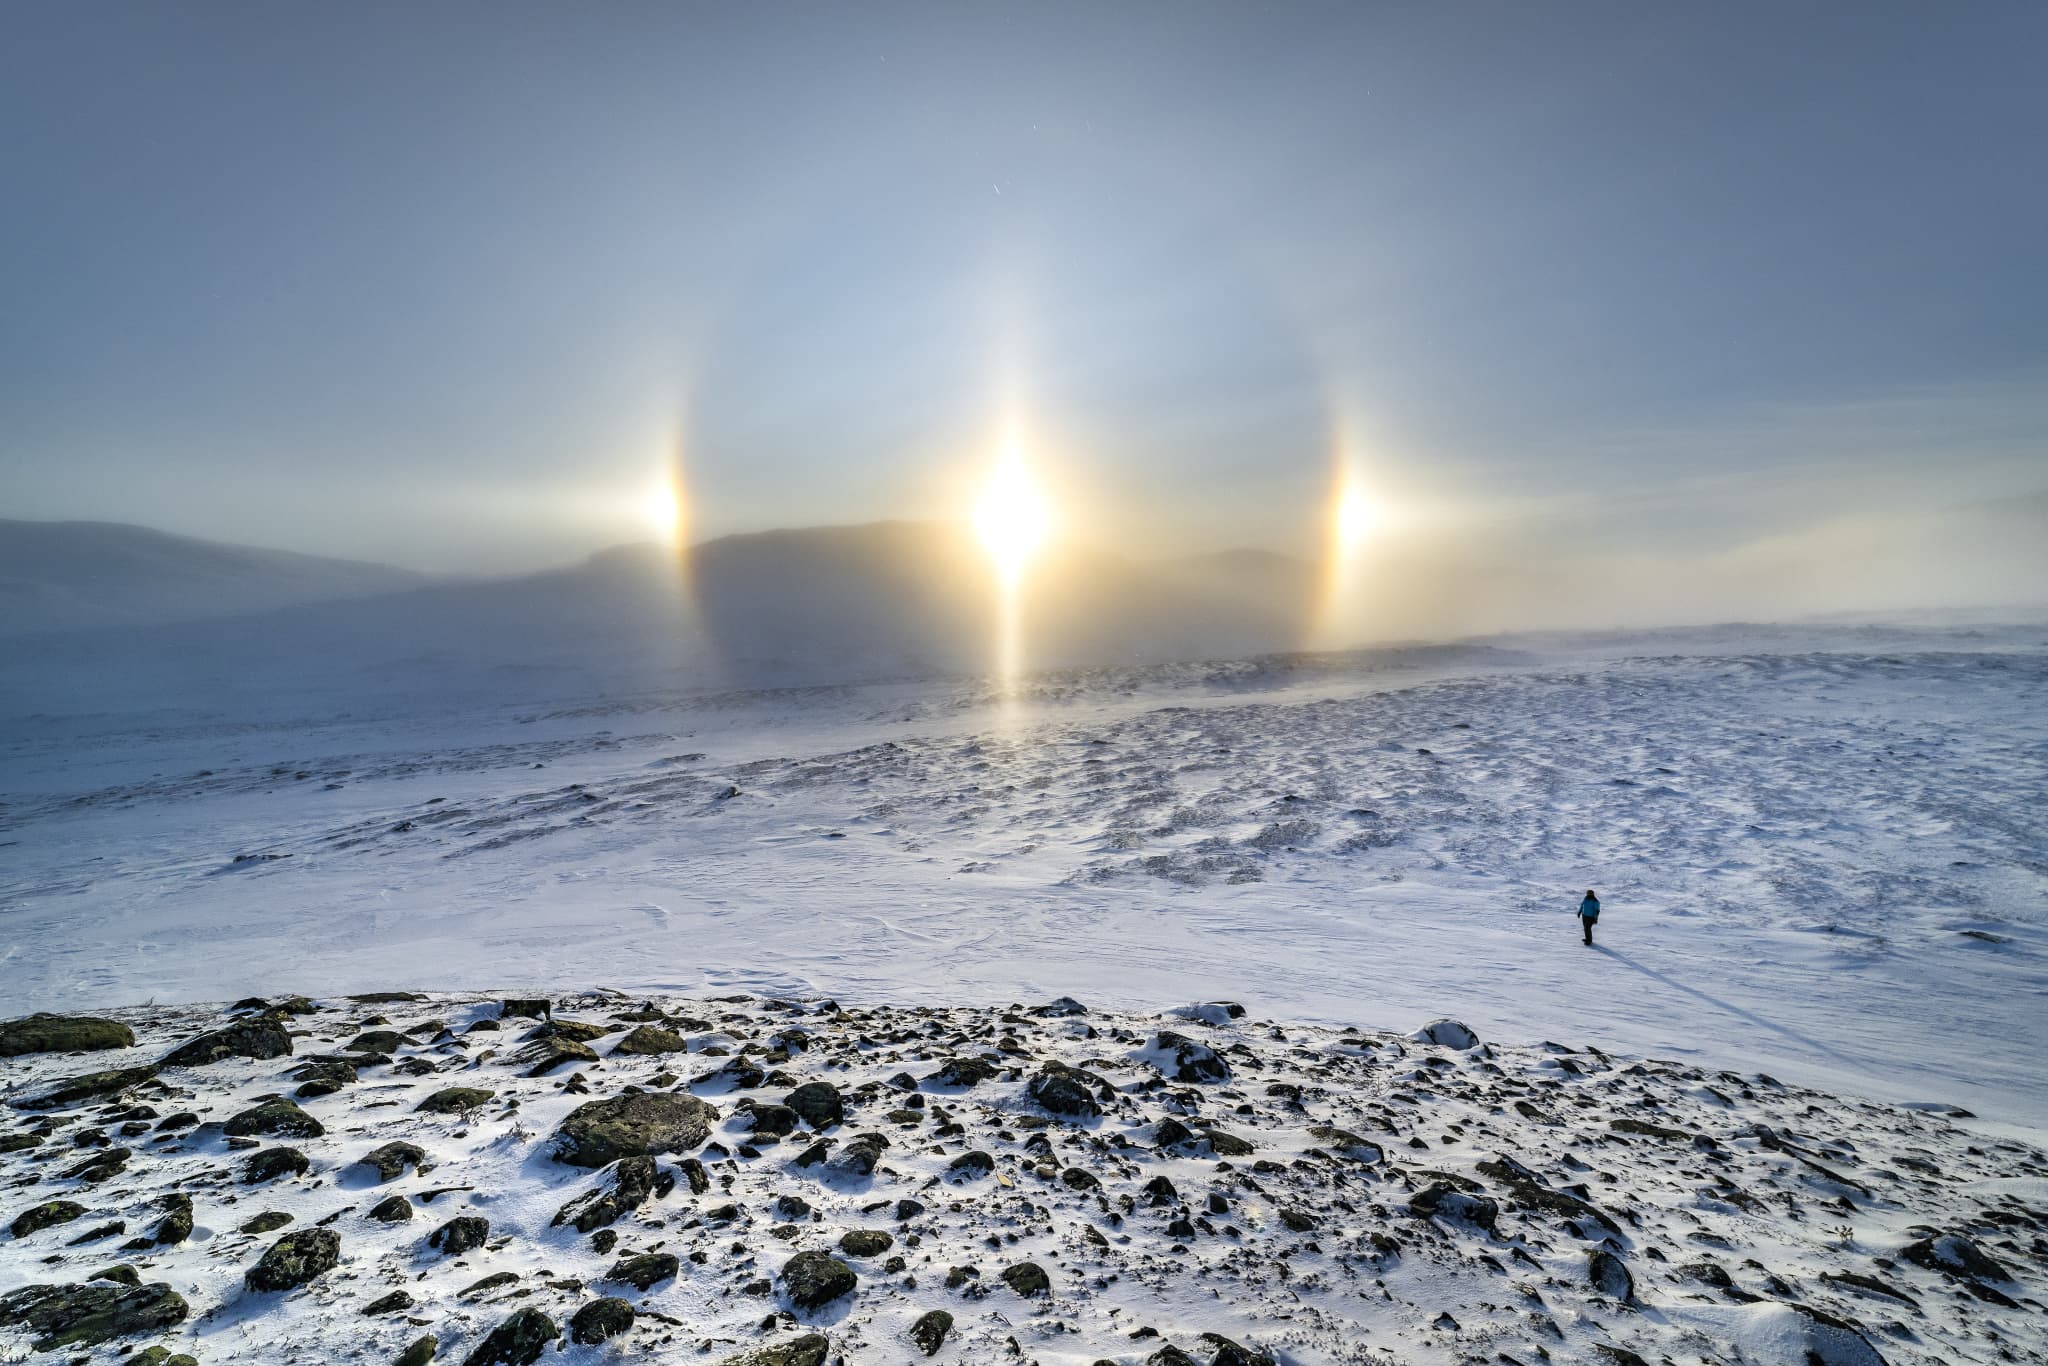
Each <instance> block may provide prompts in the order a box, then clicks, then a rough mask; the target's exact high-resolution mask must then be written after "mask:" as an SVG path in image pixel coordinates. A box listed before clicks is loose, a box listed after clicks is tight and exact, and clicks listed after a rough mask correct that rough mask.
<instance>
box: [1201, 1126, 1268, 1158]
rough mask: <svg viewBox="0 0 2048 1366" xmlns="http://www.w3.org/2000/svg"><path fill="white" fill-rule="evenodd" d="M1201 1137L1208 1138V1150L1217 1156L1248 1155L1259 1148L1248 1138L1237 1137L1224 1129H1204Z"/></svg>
mask: <svg viewBox="0 0 2048 1366" xmlns="http://www.w3.org/2000/svg"><path fill="white" fill-rule="evenodd" d="M1202 1137H1203V1138H1204V1139H1206V1140H1208V1144H1209V1151H1210V1152H1212V1153H1214V1154H1216V1156H1218V1157H1250V1156H1251V1155H1252V1154H1253V1153H1255V1152H1257V1151H1258V1150H1259V1149H1258V1145H1257V1144H1255V1143H1253V1142H1252V1141H1251V1140H1250V1139H1248V1138H1239V1137H1238V1136H1237V1135H1236V1134H1233V1133H1230V1132H1229V1131H1227V1130H1224V1129H1204V1130H1202Z"/></svg>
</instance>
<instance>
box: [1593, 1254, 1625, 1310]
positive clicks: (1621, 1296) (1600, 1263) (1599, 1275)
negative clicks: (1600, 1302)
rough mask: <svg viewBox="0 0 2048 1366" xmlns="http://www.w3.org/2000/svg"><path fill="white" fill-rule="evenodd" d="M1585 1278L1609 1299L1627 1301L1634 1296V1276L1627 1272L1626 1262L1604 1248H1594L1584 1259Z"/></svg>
mask: <svg viewBox="0 0 2048 1366" xmlns="http://www.w3.org/2000/svg"><path fill="white" fill-rule="evenodd" d="M1586 1279H1587V1280H1589V1281H1591V1282H1592V1283H1593V1288H1594V1289H1595V1290H1597V1291H1599V1292H1600V1293H1601V1294H1603V1295H1605V1296H1607V1298H1609V1299H1611V1300H1620V1301H1622V1302H1623V1303H1627V1302H1628V1301H1630V1300H1633V1299H1634V1298H1635V1297H1636V1278H1635V1277H1634V1276H1631V1275H1630V1274H1629V1270H1628V1263H1627V1262H1624V1261H1623V1260H1622V1259H1621V1258H1619V1257H1617V1256H1615V1255H1614V1254H1613V1253H1612V1252H1609V1251H1608V1250H1607V1249H1605V1248H1595V1249H1594V1250H1593V1254H1592V1256H1590V1257H1588V1258H1587V1259H1586Z"/></svg>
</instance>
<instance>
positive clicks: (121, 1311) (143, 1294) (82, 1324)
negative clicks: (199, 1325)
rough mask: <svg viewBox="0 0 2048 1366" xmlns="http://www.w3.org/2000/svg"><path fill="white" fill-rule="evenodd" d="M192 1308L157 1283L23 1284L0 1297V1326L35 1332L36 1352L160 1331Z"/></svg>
mask: <svg viewBox="0 0 2048 1366" xmlns="http://www.w3.org/2000/svg"><path fill="white" fill-rule="evenodd" d="M190 1312H191V1307H190V1306H189V1305H187V1304H186V1303H185V1297H184V1296H182V1295H180V1294H178V1293H177V1292H176V1291H175V1290H173V1289H171V1287H170V1286H168V1285H166V1284H164V1283H163V1282H161V1281H152V1282H150V1283H149V1284H147V1285H125V1284H123V1283H121V1282H119V1281H89V1282H87V1283H86V1284H84V1285H25V1286H22V1287H21V1288H20V1289H18V1290H12V1291H9V1292H8V1293H7V1294H5V1295H0V1327H9V1328H16V1327H18V1328H25V1329H27V1330H28V1331H29V1332H31V1333H33V1334H35V1335H36V1338H35V1347H36V1350H37V1351H39V1352H51V1351H55V1350H56V1349H57V1348H59V1347H96V1346H98V1345H99V1344H100V1343H103V1342H112V1341H113V1340H114V1339H115V1338H125V1337H133V1336H135V1335H137V1334H140V1333H160V1332H162V1331H163V1330H164V1329H166V1328H169V1327H171V1326H172V1325H173V1324H177V1323H183V1322H184V1321H185V1316H186V1315H187V1314H189V1313H190Z"/></svg>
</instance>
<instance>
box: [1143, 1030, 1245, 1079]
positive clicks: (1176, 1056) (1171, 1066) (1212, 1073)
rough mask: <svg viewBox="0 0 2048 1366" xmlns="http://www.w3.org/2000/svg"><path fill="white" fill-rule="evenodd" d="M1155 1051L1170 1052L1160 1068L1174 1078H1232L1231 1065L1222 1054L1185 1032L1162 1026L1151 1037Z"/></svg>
mask: <svg viewBox="0 0 2048 1366" xmlns="http://www.w3.org/2000/svg"><path fill="white" fill-rule="evenodd" d="M1152 1051H1155V1052H1162V1053H1165V1054H1166V1055H1167V1060H1166V1062H1164V1063H1161V1064H1160V1068H1159V1070H1160V1071H1162V1072H1164V1073H1166V1075H1167V1076H1169V1077H1171V1078H1172V1079H1173V1080H1175V1081H1189V1082H1205V1081H1229V1080H1230V1065H1229V1064H1228V1063H1226V1062H1224V1061H1223V1056H1222V1055H1221V1054H1220V1053H1218V1052H1217V1051H1216V1050H1215V1049H1213V1048H1211V1047H1209V1045H1207V1044H1205V1043H1197V1042H1196V1041H1195V1040H1193V1039H1190V1038H1188V1037H1187V1036H1186V1035H1184V1034H1176V1033H1174V1032H1173V1031H1172V1030H1170V1029H1162V1030H1160V1031H1159V1034H1158V1036H1157V1037H1155V1038H1154V1039H1153V1041H1152Z"/></svg>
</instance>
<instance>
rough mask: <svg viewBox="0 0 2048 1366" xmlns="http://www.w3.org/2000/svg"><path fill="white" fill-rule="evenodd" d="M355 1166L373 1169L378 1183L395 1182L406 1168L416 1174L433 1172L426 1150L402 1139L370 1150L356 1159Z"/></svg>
mask: <svg viewBox="0 0 2048 1366" xmlns="http://www.w3.org/2000/svg"><path fill="white" fill-rule="evenodd" d="M355 1165H356V1166H358V1167H371V1168H374V1169H375V1170H376V1172H377V1179H378V1180H379V1181H395V1180H397V1179H398V1178H399V1177H400V1176H403V1175H404V1174H405V1169H406V1168H407V1167H411V1168H412V1169H413V1170H414V1171H418V1172H429V1171H432V1170H433V1165H432V1164H431V1163H429V1162H428V1161H427V1153H426V1149H424V1148H422V1147H420V1145H419V1144H417V1143H407V1142H405V1141H404V1140H403V1139H398V1140H394V1141H393V1142H390V1143H385V1144H381V1145H380V1146H378V1147H375V1148H372V1149H371V1150H370V1151H369V1152H367V1153H364V1154H363V1155H362V1156H361V1157H359V1158H357V1159H356V1160H355Z"/></svg>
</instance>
